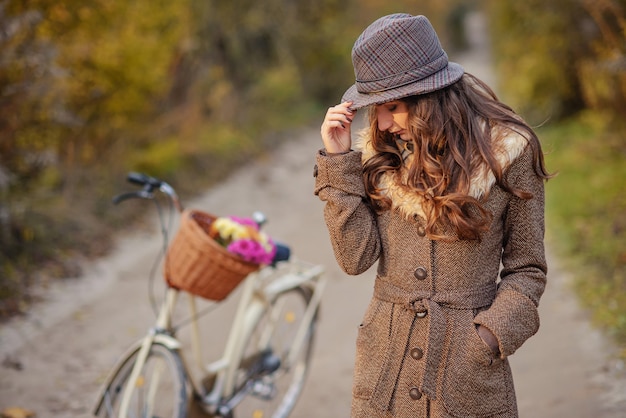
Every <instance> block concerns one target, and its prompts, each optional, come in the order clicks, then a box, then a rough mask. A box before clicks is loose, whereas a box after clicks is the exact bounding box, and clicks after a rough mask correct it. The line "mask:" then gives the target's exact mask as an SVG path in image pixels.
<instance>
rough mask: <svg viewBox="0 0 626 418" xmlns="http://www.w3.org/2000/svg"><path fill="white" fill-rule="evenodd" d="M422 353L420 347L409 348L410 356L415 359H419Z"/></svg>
mask: <svg viewBox="0 0 626 418" xmlns="http://www.w3.org/2000/svg"><path fill="white" fill-rule="evenodd" d="M423 355H424V352H423V351H422V349H421V348H417V347H416V348H414V349H412V350H411V357H413V358H414V359H415V360H419V359H421V358H422V356H423Z"/></svg>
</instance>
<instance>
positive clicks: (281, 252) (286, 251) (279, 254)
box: [272, 243, 291, 265]
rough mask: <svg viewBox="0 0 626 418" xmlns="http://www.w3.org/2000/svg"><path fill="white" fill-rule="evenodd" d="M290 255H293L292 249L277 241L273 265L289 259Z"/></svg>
mask: <svg viewBox="0 0 626 418" xmlns="http://www.w3.org/2000/svg"><path fill="white" fill-rule="evenodd" d="M289 257H291V249H290V248H289V247H288V246H286V245H284V244H279V243H276V254H275V255H274V260H272V265H276V263H278V262H279V261H287V260H289Z"/></svg>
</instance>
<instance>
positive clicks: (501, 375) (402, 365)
mask: <svg viewBox="0 0 626 418" xmlns="http://www.w3.org/2000/svg"><path fill="white" fill-rule="evenodd" d="M495 146H496V149H497V150H498V151H497V158H498V159H499V161H500V163H501V164H502V166H503V167H504V168H505V175H506V177H507V179H508V181H509V184H511V185H512V186H513V187H517V188H520V189H523V190H526V191H529V192H531V193H532V194H533V196H534V198H532V199H530V200H523V199H520V198H517V197H515V196H513V195H511V194H509V193H507V192H505V191H504V190H503V189H501V188H500V187H499V186H498V185H497V184H495V179H494V176H493V174H492V173H491V172H490V170H489V169H487V168H483V169H482V170H478V171H477V172H476V173H475V174H474V175H473V177H472V187H471V194H472V195H473V196H475V197H477V198H480V199H481V201H482V202H483V204H484V205H485V207H486V208H487V209H488V210H489V211H490V212H491V213H492V215H493V221H492V223H491V225H490V229H489V230H488V231H487V232H485V233H484V234H483V235H482V239H481V240H480V241H478V240H474V241H463V240H452V241H442V240H430V239H428V237H426V236H425V233H424V214H423V211H422V208H421V204H420V202H421V199H422V198H421V196H419V195H408V194H407V193H405V192H403V191H402V190H401V189H400V188H399V187H398V185H397V184H394V182H393V181H392V179H391V178H383V179H382V181H381V186H383V188H385V190H386V193H387V194H388V196H389V197H390V198H391V200H392V202H393V208H392V210H389V211H386V212H384V213H382V214H381V215H376V214H375V213H373V212H372V211H371V209H370V208H369V206H368V205H366V204H365V203H364V199H365V197H366V194H365V190H364V185H363V180H362V161H364V160H366V159H367V158H369V156H371V154H372V150H371V149H370V148H369V147H368V146H365V147H361V149H357V150H356V151H350V152H349V153H347V154H341V155H332V156H327V155H325V153H324V152H323V151H320V152H319V154H318V155H317V165H316V170H315V175H316V181H315V194H317V195H318V196H319V197H320V199H322V200H323V201H325V202H326V205H325V208H324V216H325V220H326V224H327V226H328V230H329V234H330V239H331V242H332V245H333V249H334V253H335V257H336V259H337V261H338V263H339V265H340V266H341V267H342V269H343V270H344V271H345V272H346V273H348V274H353V275H356V274H360V273H363V272H364V271H365V270H367V269H368V268H369V267H370V266H372V265H373V264H374V263H375V262H376V261H378V270H377V277H376V281H375V286H374V294H373V298H372V300H371V302H370V304H369V307H368V308H367V310H366V312H365V315H364V318H363V322H362V324H361V325H360V326H359V332H358V337H357V343H356V361H355V372H354V385H353V401H352V417H353V418H375V417H411V418H416V417H464V418H466V417H517V405H516V399H515V392H514V388H513V378H512V376H511V370H510V368H509V364H508V361H507V357H508V356H510V355H511V354H513V353H514V352H515V351H516V350H517V349H518V348H519V347H520V346H521V345H522V344H523V343H524V341H526V340H527V339H528V338H529V337H530V336H532V335H533V334H535V332H537V329H538V327H539V317H538V313H537V306H538V303H539V298H540V297H541V295H542V293H543V290H544V287H545V280H546V272H547V266H546V261H545V256H544V247H543V235H544V193H543V181H542V180H541V179H540V178H539V177H538V176H537V175H536V174H535V171H534V169H533V162H532V152H531V150H530V148H529V147H528V146H527V140H526V139H525V138H524V137H522V136H521V135H519V134H516V133H510V134H508V135H507V136H506V137H505V138H504V139H503V140H502V141H501V143H499V144H495ZM355 148H357V147H355ZM407 158H412V156H411V155H408V156H407ZM501 264H502V266H501ZM500 267H502V270H501V271H500ZM477 324H482V325H484V326H485V327H487V328H488V329H489V330H491V331H492V332H493V334H494V335H495V336H496V338H497V339H498V343H499V348H500V356H499V357H498V358H495V356H494V354H493V352H492V351H491V349H490V348H489V347H488V346H487V345H486V344H485V343H484V342H483V340H482V339H481V338H480V336H479V335H478V334H477V332H476V326H477Z"/></svg>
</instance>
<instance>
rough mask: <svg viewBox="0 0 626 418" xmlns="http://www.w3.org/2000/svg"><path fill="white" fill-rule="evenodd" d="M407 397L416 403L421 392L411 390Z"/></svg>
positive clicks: (414, 389) (416, 389)
mask: <svg viewBox="0 0 626 418" xmlns="http://www.w3.org/2000/svg"><path fill="white" fill-rule="evenodd" d="M409 396H410V397H411V399H413V400H414V401H417V400H419V399H420V398H421V397H422V392H420V390H419V389H418V388H411V390H409Z"/></svg>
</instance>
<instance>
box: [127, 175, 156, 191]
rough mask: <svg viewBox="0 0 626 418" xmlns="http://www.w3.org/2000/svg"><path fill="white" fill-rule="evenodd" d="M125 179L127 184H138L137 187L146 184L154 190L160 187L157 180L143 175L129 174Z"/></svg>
mask: <svg viewBox="0 0 626 418" xmlns="http://www.w3.org/2000/svg"><path fill="white" fill-rule="evenodd" d="M126 179H127V180H128V182H129V183H133V184H138V185H139V186H145V185H146V184H147V185H150V186H152V187H155V188H159V187H161V181H160V180H157V179H155V178H154V177H150V176H148V175H146V174H143V173H135V172H130V173H128V175H127V176H126Z"/></svg>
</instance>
